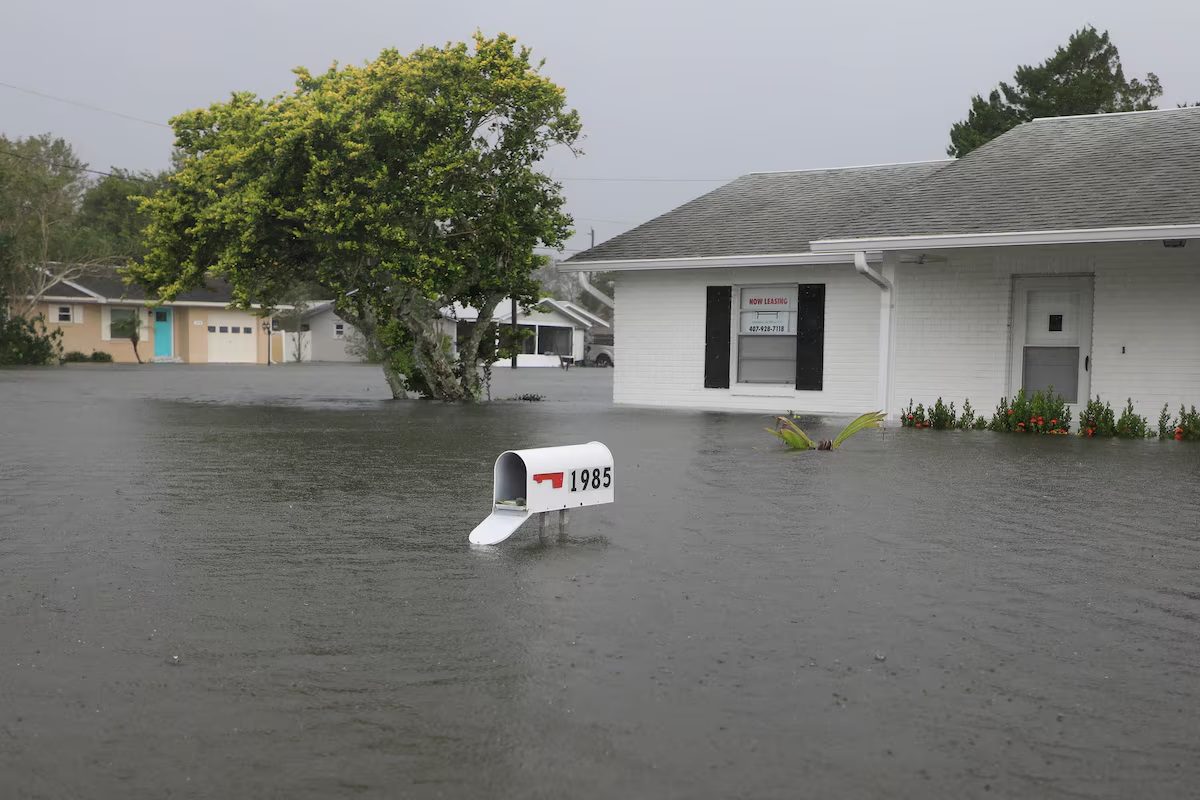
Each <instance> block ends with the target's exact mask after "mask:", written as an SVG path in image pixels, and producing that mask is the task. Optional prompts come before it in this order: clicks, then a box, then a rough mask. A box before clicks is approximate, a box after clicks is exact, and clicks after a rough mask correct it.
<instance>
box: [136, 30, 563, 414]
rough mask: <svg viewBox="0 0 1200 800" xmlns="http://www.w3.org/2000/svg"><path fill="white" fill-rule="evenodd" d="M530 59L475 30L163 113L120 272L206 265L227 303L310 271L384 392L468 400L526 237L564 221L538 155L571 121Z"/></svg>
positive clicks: (474, 394) (264, 295)
mask: <svg viewBox="0 0 1200 800" xmlns="http://www.w3.org/2000/svg"><path fill="white" fill-rule="evenodd" d="M530 56H531V54H530V51H529V49H528V48H525V47H519V46H518V45H517V43H516V41H515V40H514V39H512V38H511V37H509V36H507V35H504V34H500V35H498V36H496V37H495V38H486V37H484V36H482V35H481V34H477V35H476V36H475V39H474V44H473V46H469V45H467V44H461V43H460V44H450V45H447V46H445V47H423V48H421V49H419V50H416V51H415V52H413V53H412V54H410V55H407V56H406V55H402V54H401V53H399V52H397V51H396V50H390V49H389V50H384V51H383V52H382V53H381V54H380V55H379V57H378V58H377V59H375V60H374V61H371V62H368V63H367V64H365V65H363V66H361V67H354V66H350V67H341V68H339V67H338V66H337V65H335V66H334V67H332V68H330V69H329V70H327V71H326V72H324V73H320V74H313V73H310V72H308V71H307V70H305V69H302V68H301V69H297V70H296V75H297V80H296V87H295V89H294V90H293V91H291V92H289V93H286V94H282V95H279V96H277V97H275V98H272V99H270V100H263V99H260V98H258V97H256V96H254V95H253V94H249V93H237V94H234V95H233V96H232V97H231V98H230V99H229V100H228V101H227V102H224V103H218V104H215V105H212V106H210V107H209V108H207V109H201V110H197V111H190V112H187V113H185V114H181V115H179V116H178V117H176V118H175V119H174V120H172V125H173V127H174V128H175V135H176V146H177V149H178V153H179V157H178V159H177V171H176V172H175V174H173V175H172V176H171V177H170V178H169V179H168V181H167V185H166V187H165V189H164V190H163V191H161V192H159V193H158V194H156V195H154V196H153V197H150V198H148V199H147V200H146V201H145V208H146V210H147V211H148V213H149V214H150V218H151V223H150V226H149V228H148V230H147V234H148V252H147V255H146V257H145V259H143V260H142V261H140V262H138V263H137V264H134V265H132V266H131V267H130V268H129V270H128V274H130V275H132V276H133V277H134V278H136V279H137V280H139V281H140V282H142V283H143V284H144V285H146V286H147V287H148V288H149V289H150V290H151V291H152V292H155V293H157V295H158V296H159V297H160V298H162V299H164V300H169V299H171V298H173V297H174V296H175V295H176V294H177V293H179V292H181V291H183V290H185V289H187V288H189V287H194V286H197V285H200V284H201V283H203V281H204V279H205V276H206V275H209V274H214V275H219V276H222V277H224V278H226V279H228V280H229V281H230V283H231V284H232V285H233V287H234V294H235V299H236V302H237V303H238V304H239V305H241V306H248V305H250V304H252V303H256V302H257V303H262V304H263V305H264V306H268V307H272V306H274V305H276V304H277V303H278V302H280V298H282V297H284V296H285V293H286V292H287V290H288V289H289V288H290V287H291V286H294V285H296V284H298V283H302V282H309V283H313V284H316V285H317V286H319V287H321V289H322V290H323V292H324V294H325V295H326V296H327V297H331V298H334V299H335V303H336V311H337V314H338V316H340V317H342V318H343V319H345V320H347V321H348V322H350V323H352V324H353V325H354V326H355V327H357V328H358V329H359V330H360V331H361V332H362V333H363V334H364V336H365V337H366V338H367V339H368V340H369V341H370V343H371V344H372V346H373V347H376V348H377V349H378V351H379V352H380V353H381V354H382V356H383V368H384V374H385V376H386V377H387V379H388V384H389V386H390V387H391V389H392V392H393V394H394V395H395V396H397V397H400V396H404V394H405V392H406V390H409V391H419V392H421V393H423V394H425V395H426V396H428V397H433V398H438V399H447V400H459V399H463V400H471V399H476V398H478V397H479V395H480V388H481V387H480V374H479V373H480V367H481V365H483V364H486V363H487V361H488V359H493V358H495V357H496V356H495V352H494V350H495V348H494V347H491V346H490V343H485V342H484V339H485V338H486V334H487V332H488V331H489V330H490V326H489V325H488V323H489V322H490V318H491V315H492V313H493V309H494V308H495V307H496V305H497V304H498V303H499V302H500V300H502V299H503V298H505V297H507V296H509V295H512V296H515V297H517V298H518V300H520V301H521V302H523V303H532V302H533V301H534V300H535V299H536V296H537V291H538V286H537V282H536V281H535V280H534V279H533V277H532V276H533V272H534V270H536V269H537V267H539V266H540V265H541V264H542V263H543V262H544V259H543V258H542V257H540V256H537V255H535V254H534V248H535V247H549V248H553V249H557V248H558V247H560V246H561V245H562V243H563V241H564V240H565V239H566V237H567V235H568V234H569V233H570V225H571V219H570V217H568V216H567V215H566V214H565V213H564V212H563V204H564V198H563V196H562V187H561V185H559V184H558V183H556V182H554V181H553V180H551V179H550V178H549V177H548V176H546V175H545V174H543V173H541V172H539V171H538V170H537V166H538V164H539V162H540V161H541V160H542V158H543V157H544V156H545V154H546V152H547V151H548V150H549V149H550V148H551V147H554V146H557V145H565V146H567V147H569V148H572V149H573V148H574V146H575V143H576V141H577V139H578V138H579V135H580V123H579V117H578V114H577V113H576V112H575V111H573V110H571V109H569V108H568V107H567V106H566V96H565V92H564V91H563V89H562V88H561V87H559V86H557V85H555V84H554V83H552V82H551V81H550V80H549V79H547V78H546V77H545V76H543V75H542V74H541V72H540V67H541V64H540V63H533V62H532V61H531V57H530ZM454 301H458V302H460V303H463V304H464V305H470V306H474V307H475V308H477V309H478V310H479V314H480V317H479V323H480V324H477V325H475V326H474V329H473V331H472V333H471V335H470V336H467V337H464V338H463V339H462V340H460V342H459V356H458V358H457V360H455V359H453V358H451V355H450V352H451V349H450V342H449V340H448V337H446V336H445V335H444V334H443V333H442V326H441V324H440V319H441V314H440V309H441V308H443V307H445V306H447V305H449V304H450V303H452V302H454Z"/></svg>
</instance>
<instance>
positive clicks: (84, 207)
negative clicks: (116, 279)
mask: <svg viewBox="0 0 1200 800" xmlns="http://www.w3.org/2000/svg"><path fill="white" fill-rule="evenodd" d="M168 174H169V173H167V172H158V173H154V172H145V171H144V172H133V171H131V170H124V169H120V168H117V167H114V168H113V169H112V172H111V174H109V175H106V176H104V177H103V178H100V179H99V180H98V181H96V182H94V183H92V184H91V185H90V186H88V188H87V189H86V190H85V192H84V194H83V199H82V201H81V206H80V211H79V221H78V224H79V225H80V226H81V227H82V228H83V229H84V230H85V231H87V232H88V233H90V234H91V235H92V236H93V237H94V238H95V240H96V242H97V243H101V244H102V245H103V249H105V250H107V251H108V252H110V253H112V254H113V260H114V261H120V262H122V263H124V262H127V261H131V260H136V259H140V258H142V257H144V256H145V254H146V248H145V237H144V235H143V231H144V229H145V228H146V226H147V225H148V224H149V222H150V219H149V216H148V215H147V214H146V212H145V211H143V210H142V208H141V201H140V199H139V198H141V197H143V196H146V195H151V194H154V193H155V192H157V191H158V190H159V189H161V188H162V187H163V186H164V185H165V184H166V178H167V175H168Z"/></svg>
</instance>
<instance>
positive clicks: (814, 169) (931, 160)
mask: <svg viewBox="0 0 1200 800" xmlns="http://www.w3.org/2000/svg"><path fill="white" fill-rule="evenodd" d="M954 160H955V159H953V158H927V159H922V160H918V161H887V162H882V163H879V164H853V165H850V166H847V167H808V168H806V169H764V170H756V171H755V172H747V173H746V174H745V175H742V176H740V177H743V178H745V177H748V176H750V175H792V174H798V173H803V172H845V171H849V170H852V169H877V168H880V167H908V166H915V165H917V164H942V163H947V162H950V161H954Z"/></svg>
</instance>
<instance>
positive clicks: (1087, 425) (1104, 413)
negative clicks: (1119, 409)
mask: <svg viewBox="0 0 1200 800" xmlns="http://www.w3.org/2000/svg"><path fill="white" fill-rule="evenodd" d="M1079 435H1080V436H1086V437H1087V438H1089V439H1091V438H1093V437H1095V436H1116V435H1117V419H1116V417H1115V416H1114V415H1113V410H1112V406H1110V405H1109V404H1108V403H1102V402H1100V398H1099V397H1097V398H1096V399H1095V400H1088V404H1087V406H1086V407H1085V408H1084V409H1083V411H1081V412H1079Z"/></svg>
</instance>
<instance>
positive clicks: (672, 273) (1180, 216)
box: [559, 108, 1200, 419]
mask: <svg viewBox="0 0 1200 800" xmlns="http://www.w3.org/2000/svg"><path fill="white" fill-rule="evenodd" d="M1197 163H1200V108H1184V109H1169V110H1162V111H1151V112H1137V113H1125V114H1103V115H1093V116H1079V117H1058V118H1051V119H1039V120H1036V121H1033V122H1029V123H1026V124H1024V125H1021V126H1018V127H1017V128H1014V129H1013V130H1010V131H1008V132H1007V133H1005V134H1004V135H1002V136H1000V137H998V138H997V139H995V140H993V141H992V142H990V143H988V144H987V145H985V146H983V147H981V148H979V149H978V150H975V151H973V152H972V153H970V154H969V155H967V156H966V157H964V158H961V159H958V160H956V161H935V162H927V163H916V164H891V165H883V166H873V167H856V168H843V169H818V170H805V171H797V172H777V173H755V174H751V175H746V176H744V177H742V178H739V179H737V180H735V181H733V182H732V183H729V184H727V185H725V186H722V187H720V188H718V189H716V190H715V191H713V192H711V193H709V194H706V195H704V196H702V197H699V198H697V199H695V200H693V201H691V202H689V203H686V204H684V205H683V206H680V207H679V208H677V209H675V210H673V211H670V212H668V213H666V214H664V215H662V216H660V217H657V218H655V219H653V220H651V221H649V222H646V223H645V224H643V225H640V226H639V227H636V228H634V229H632V230H630V231H628V232H626V233H624V234H621V235H620V236H617V237H614V238H613V239H610V240H608V241H606V242H603V243H602V244H600V245H597V246H596V247H594V248H592V249H590V250H587V251H585V252H583V253H579V254H577V255H575V256H574V257H572V258H571V259H569V260H567V261H566V262H564V263H562V264H561V265H560V267H559V268H560V269H561V270H564V271H609V272H612V273H615V275H616V299H617V305H616V317H615V320H614V323H615V325H616V327H617V328H618V336H619V338H618V341H617V344H618V345H619V346H620V350H621V354H622V358H621V366H620V368H619V369H618V370H617V371H616V375H615V376H614V385H613V396H614V399H615V400H616V401H617V402H618V403H629V404H638V405H652V406H669V407H681V406H691V407H695V408H716V409H745V410H756V411H766V412H779V411H782V410H787V409H792V410H794V411H797V412H808V413H821V414H858V413H861V412H864V411H868V410H873V409H882V410H884V411H886V412H887V413H888V414H889V416H891V417H892V418H893V419H894V418H895V417H896V416H897V415H898V413H899V410H900V409H901V408H903V407H905V406H907V404H908V401H909V400H910V398H911V399H915V400H916V401H917V402H925V403H928V402H930V401H932V400H934V399H936V398H938V397H942V398H944V399H945V401H946V402H950V401H955V402H957V403H958V404H959V405H960V407H961V403H962V402H963V401H964V400H965V399H970V400H971V401H972V403H973V405H974V406H975V407H976V408H982V409H990V408H992V407H993V405H994V404H995V403H996V401H997V400H998V399H999V398H1001V397H1004V396H1009V397H1011V396H1012V395H1013V394H1015V393H1016V392H1017V391H1018V390H1021V389H1025V390H1028V391H1032V390H1037V389H1046V388H1049V387H1053V388H1054V389H1055V391H1057V392H1059V393H1061V394H1063V395H1064V396H1065V397H1066V399H1067V400H1068V401H1069V402H1070V404H1071V405H1072V406H1073V407H1074V408H1075V409H1078V408H1079V407H1080V406H1081V405H1082V404H1084V403H1085V402H1086V401H1087V400H1088V398H1089V397H1094V396H1096V395H1097V394H1099V395H1102V396H1103V397H1104V398H1106V399H1109V400H1111V401H1112V403H1113V405H1119V404H1123V403H1124V402H1125V400H1126V398H1132V399H1133V402H1134V405H1135V407H1136V409H1137V411H1138V412H1139V413H1141V414H1143V415H1147V416H1150V417H1151V418H1153V417H1154V416H1156V415H1157V413H1158V411H1159V409H1161V408H1162V405H1163V404H1164V403H1167V404H1169V405H1170V406H1171V407H1172V408H1177V407H1178V406H1179V404H1180V403H1189V404H1191V403H1198V404H1200V280H1198V279H1200V170H1198V169H1197V167H1196V165H1197Z"/></svg>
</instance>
